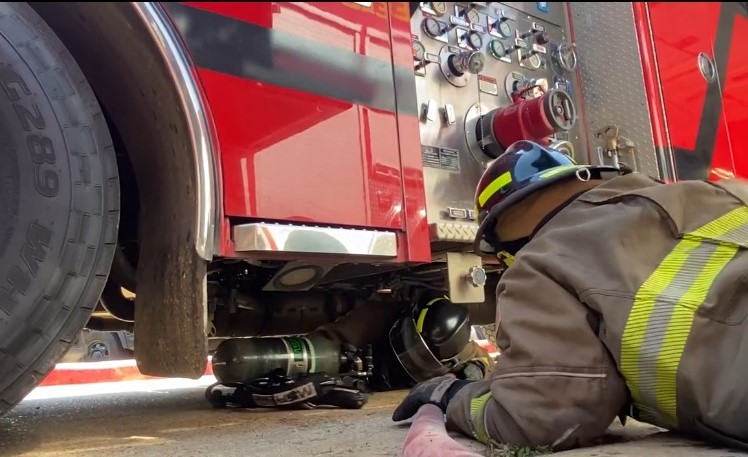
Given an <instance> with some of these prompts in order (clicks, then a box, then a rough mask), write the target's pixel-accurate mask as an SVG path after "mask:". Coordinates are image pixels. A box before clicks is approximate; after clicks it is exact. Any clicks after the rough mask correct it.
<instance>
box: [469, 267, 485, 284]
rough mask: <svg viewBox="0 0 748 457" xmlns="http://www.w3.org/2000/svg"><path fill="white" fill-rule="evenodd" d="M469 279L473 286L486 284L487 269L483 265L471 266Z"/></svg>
mask: <svg viewBox="0 0 748 457" xmlns="http://www.w3.org/2000/svg"><path fill="white" fill-rule="evenodd" d="M467 276H468V281H470V284H471V285H472V286H473V287H483V286H485V285H486V279H487V276H486V270H484V269H483V267H470V269H469V270H468V275H467Z"/></svg>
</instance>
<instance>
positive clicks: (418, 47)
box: [413, 41, 426, 61]
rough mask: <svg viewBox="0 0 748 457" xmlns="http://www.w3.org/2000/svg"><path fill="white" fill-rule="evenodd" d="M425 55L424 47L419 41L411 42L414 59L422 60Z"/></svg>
mask: <svg viewBox="0 0 748 457" xmlns="http://www.w3.org/2000/svg"><path fill="white" fill-rule="evenodd" d="M424 57H426V48H425V47H424V46H423V43H421V42H420V41H414V42H413V58H414V59H416V60H419V61H420V60H423V59H424Z"/></svg>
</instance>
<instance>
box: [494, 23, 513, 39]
mask: <svg viewBox="0 0 748 457" xmlns="http://www.w3.org/2000/svg"><path fill="white" fill-rule="evenodd" d="M496 31H497V32H499V35H501V36H502V38H509V37H510V36H511V35H512V26H511V25H509V22H508V21H499V22H497V23H496Z"/></svg>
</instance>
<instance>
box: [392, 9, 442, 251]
mask: <svg viewBox="0 0 748 457" xmlns="http://www.w3.org/2000/svg"><path fill="white" fill-rule="evenodd" d="M389 7H390V30H391V40H392V42H391V49H392V61H393V63H394V64H395V68H400V69H403V70H406V73H405V75H412V74H413V44H412V35H411V31H410V13H409V10H408V4H407V3H405V2H397V3H395V2H391V3H389ZM406 85H407V88H404V90H415V87H414V86H415V81H411V80H408V81H407V84H406ZM396 95H397V94H396ZM397 124H398V139H399V143H400V166H401V169H402V183H403V190H404V194H405V198H404V208H403V209H404V211H405V225H406V232H405V239H404V240H398V245H399V246H402V245H403V244H405V249H406V252H404V253H403V258H404V259H407V260H409V261H411V262H430V261H431V260H432V258H431V245H430V243H429V226H428V220H427V219H426V193H425V190H424V182H423V163H422V159H421V136H420V126H419V123H418V119H417V118H416V117H414V116H409V115H407V114H403V113H399V114H398V115H397ZM400 241H405V243H401V242H400Z"/></svg>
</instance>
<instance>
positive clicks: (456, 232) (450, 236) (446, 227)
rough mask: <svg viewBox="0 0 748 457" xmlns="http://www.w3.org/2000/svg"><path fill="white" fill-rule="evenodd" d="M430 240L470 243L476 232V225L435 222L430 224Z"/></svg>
mask: <svg viewBox="0 0 748 457" xmlns="http://www.w3.org/2000/svg"><path fill="white" fill-rule="evenodd" d="M429 228H430V229H431V241H457V242H465V243H472V242H473V240H475V236H476V235H477V234H478V225H469V224H454V223H449V222H437V223H435V224H430V225H429Z"/></svg>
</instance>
